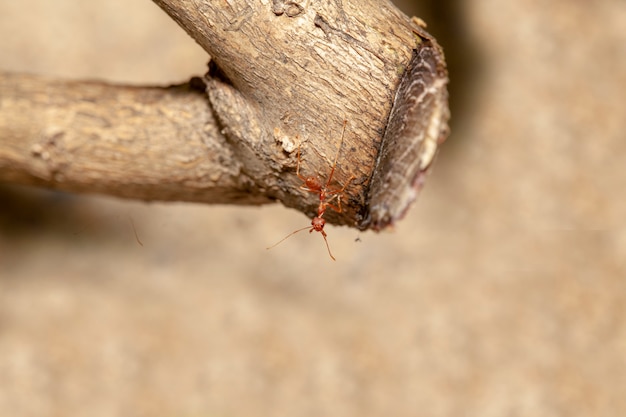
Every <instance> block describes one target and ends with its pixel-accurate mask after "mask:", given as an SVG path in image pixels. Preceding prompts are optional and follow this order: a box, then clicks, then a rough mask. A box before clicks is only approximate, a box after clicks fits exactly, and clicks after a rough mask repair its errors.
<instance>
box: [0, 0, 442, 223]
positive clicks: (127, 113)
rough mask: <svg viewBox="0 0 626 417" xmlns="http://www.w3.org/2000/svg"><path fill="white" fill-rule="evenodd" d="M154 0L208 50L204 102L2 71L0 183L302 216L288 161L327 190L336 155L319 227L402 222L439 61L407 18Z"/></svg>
mask: <svg viewBox="0 0 626 417" xmlns="http://www.w3.org/2000/svg"><path fill="white" fill-rule="evenodd" d="M154 2H155V3H156V4H158V5H159V6H160V7H161V8H162V9H163V10H165V11H166V12H167V13H168V14H169V15H170V16H171V17H172V18H173V19H175V20H176V21H177V22H178V23H179V25H180V26H181V27H183V28H184V29H185V30H186V31H187V32H188V33H189V34H190V35H191V36H192V37H193V38H194V39H195V40H196V41H197V42H198V43H199V44H200V45H201V46H202V47H203V48H204V49H205V50H206V51H207V52H208V53H209V55H210V57H211V63H210V66H209V67H210V71H209V73H208V74H207V75H206V76H205V79H204V83H205V94H206V95H202V94H201V93H199V92H197V91H195V90H194V89H193V88H191V87H190V85H183V86H176V87H169V88H150V87H126V86H112V85H106V84H103V83H87V82H58V81H57V82H54V81H50V80H44V79H40V78H36V77H29V76H23V75H0V100H1V102H0V106H1V110H0V138H2V143H1V144H0V180H2V181H12V182H16V183H28V184H36V185H43V186H47V187H53V188H59V189H64V190H68V191H77V192H83V191H84V192H101V193H106V194H111V195H116V196H121V197H129V198H141V199H145V200H184V201H202V202H207V203H242V204H262V203H267V202H271V201H273V200H280V201H281V202H282V203H283V204H285V205H286V206H288V207H295V208H297V209H298V210H301V211H303V212H305V213H306V214H307V215H309V216H311V217H313V216H315V215H316V214H317V209H318V205H319V201H320V197H319V196H318V195H315V193H307V192H305V191H303V189H302V188H301V185H302V180H301V179H300V178H298V176H297V175H296V167H297V165H298V162H299V161H300V171H301V173H302V174H303V175H305V176H317V177H319V179H320V180H321V181H322V182H323V183H325V182H326V181H327V179H328V176H329V175H330V173H331V172H332V169H333V166H334V161H335V157H336V156H337V155H338V159H337V160H338V162H337V164H336V167H335V170H334V175H333V181H332V184H334V185H329V187H333V186H334V187H335V188H342V187H343V186H344V185H347V187H346V189H345V191H344V193H343V195H342V197H343V198H342V199H341V202H342V207H343V210H342V212H341V213H337V212H335V211H333V210H328V211H327V212H326V214H325V216H324V217H325V218H326V220H328V221H329V222H331V223H335V224H346V225H350V226H355V227H359V228H361V229H367V228H373V229H375V230H379V229H382V228H384V227H386V226H388V225H390V224H393V223H394V222H395V221H397V220H398V219H399V218H401V217H402V216H403V214H404V212H405V211H406V209H407V208H408V206H409V204H410V203H411V201H412V200H413V199H414V198H415V196H416V194H417V192H418V191H419V189H420V188H421V186H422V184H423V180H424V178H425V175H426V172H427V171H428V168H429V167H430V165H431V163H432V161H433V158H434V156H435V154H436V152H437V148H438V144H439V143H441V141H442V140H443V139H445V137H446V135H447V119H448V108H447V92H446V84H447V73H446V70H445V63H444V60H443V54H442V52H441V49H440V47H439V46H438V45H437V43H436V41H435V40H434V39H433V38H432V37H431V36H430V35H429V34H428V33H426V32H425V31H424V29H423V25H422V24H421V21H420V20H419V19H415V18H414V19H409V18H407V17H406V16H405V15H403V14H402V13H401V12H399V11H398V10H397V9H396V8H395V7H394V6H393V5H392V4H391V3H389V2H387V1H385V0H379V1H376V0H342V1H339V0H336V1H330V2H320V1H315V0H302V1H291V0H273V1H272V2H271V3H270V2H268V1H262V2H254V3H253V2H250V1H244V0H231V1H228V2H215V1H207V0H193V1H188V0H187V1H183V0H154ZM344 120H345V121H347V124H346V130H345V135H344V137H343V140H342V138H341V133H342V126H343V124H344ZM298 151H299V152H298ZM298 155H301V157H300V158H298Z"/></svg>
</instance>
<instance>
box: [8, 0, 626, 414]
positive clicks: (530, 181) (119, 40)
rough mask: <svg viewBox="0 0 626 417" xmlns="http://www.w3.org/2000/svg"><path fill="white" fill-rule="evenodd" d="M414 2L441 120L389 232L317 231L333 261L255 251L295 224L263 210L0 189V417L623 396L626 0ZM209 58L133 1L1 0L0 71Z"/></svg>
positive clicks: (604, 401)
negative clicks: (443, 64)
mask: <svg viewBox="0 0 626 417" xmlns="http://www.w3.org/2000/svg"><path fill="white" fill-rule="evenodd" d="M432 3H449V4H447V5H442V4H437V5H433V6H432V7H433V8H434V9H432V10H430V9H429V8H426V10H425V11H424V14H423V16H425V17H426V20H427V22H428V23H429V25H430V29H431V30H432V32H433V33H435V34H436V35H438V36H439V39H440V41H441V43H442V44H443V46H444V48H445V49H446V52H447V54H448V57H449V62H450V66H451V68H450V69H451V77H452V84H451V95H452V106H453V108H452V112H453V118H454V123H453V125H452V129H453V134H452V136H451V137H450V139H449V141H448V142H447V143H446V145H445V146H444V148H443V151H442V152H441V154H440V156H439V160H438V163H437V165H436V167H435V170H434V172H433V174H432V176H431V178H430V179H429V182H428V184H427V186H426V189H425V191H424V193H423V194H422V196H421V198H420V200H419V202H418V204H417V205H416V206H415V207H414V208H413V209H412V210H411V211H410V213H409V215H408V217H407V218H406V219H405V220H404V221H403V222H402V223H400V224H399V225H398V227H397V228H396V230H395V231H394V232H392V233H384V234H381V235H374V234H371V233H365V234H359V233H358V232H356V231H353V230H349V229H345V228H328V229H329V230H328V231H329V240H330V244H331V245H332V248H333V250H334V252H335V255H336V256H337V258H338V261H337V262H334V263H333V262H332V261H330V260H329V259H328V256H327V254H326V249H325V247H324V243H323V241H322V239H321V238H320V237H319V236H309V235H306V234H303V235H299V236H297V237H294V238H292V239H291V240H290V241H288V242H285V243H283V244H282V245H281V246H279V247H277V248H275V249H273V250H272V251H269V252H268V251H266V250H265V249H264V248H265V247H266V246H267V245H269V244H271V243H274V242H275V241H277V240H278V239H280V238H281V237H282V236H284V235H285V234H286V233H288V232H289V231H291V230H293V229H295V228H298V227H302V226H305V225H306V224H307V222H308V220H307V219H306V218H305V217H304V216H303V215H301V214H299V213H296V212H293V211H290V210H287V209H285V208H283V207H280V206H275V207H264V208H241V207H210V206H201V205H191V204H168V205H164V204H142V203H137V202H128V201H118V200H113V199H108V198H104V197H82V196H68V195H60V194H54V193H40V192H35V191H33V190H15V189H8V188H4V187H3V188H1V189H0V415H11V416H14V417H20V416H86V415H88V416H95V417H97V416H250V415H253V416H290V417H298V416H392V415H393V416H480V417H489V416H533V417H536V416H568V417H569V416H606V417H613V416H618V415H624V414H626V395H625V393H626V307H625V306H626V220H625V216H626V134H625V131H626V106H625V104H624V102H625V92H626V31H625V30H624V28H625V27H626V3H625V2H624V1H622V0H600V1H596V2H584V1H571V0H555V1H552V2H547V3H546V2H540V1H532V0H524V1H518V2H504V3H503V2H498V1H494V0H491V1H489V0H482V1H479V0H472V1H467V2H460V1H455V2H452V1H450V2H432ZM459 4H460V5H459ZM205 60H206V59H205V57H204V55H203V53H202V51H201V50H200V48H199V47H197V46H196V45H195V44H194V43H193V41H192V40H191V39H188V38H187V36H186V35H185V33H184V32H183V31H182V30H180V29H178V28H177V27H176V26H175V25H174V23H172V22H169V21H168V19H167V17H166V16H165V14H163V13H162V12H160V10H159V9H158V8H157V7H156V6H154V5H153V4H151V3H150V2H149V1H142V2H139V1H137V2H132V3H131V2H124V1H122V0H116V1H105V2H79V1H69V0H68V1H55V2H49V1H44V0H39V1H35V0H22V1H20V2H11V1H2V2H0V68H2V69H4V70H15V71H28V72H35V73H43V74H50V75H57V76H63V77H66V78H104V79H109V80H114V81H127V82H133V83H169V82H176V81H180V80H184V79H186V78H187V77H188V75H189V74H200V73H202V71H203V69H204V66H205ZM0 139H1V138H0ZM129 218H132V219H133V221H134V224H135V226H136V229H137V232H138V234H139V236H140V238H141V241H142V242H143V246H140V245H139V244H138V243H137V242H136V240H135V237H134V235H133V229H132V227H131V226H130V221H129ZM357 237H360V241H359V242H355V239H356V238H357Z"/></svg>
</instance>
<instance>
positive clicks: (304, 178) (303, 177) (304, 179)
mask: <svg viewBox="0 0 626 417" xmlns="http://www.w3.org/2000/svg"><path fill="white" fill-rule="evenodd" d="M300 146H301V145H298V164H297V165H296V175H297V176H298V178H300V179H301V180H302V181H305V182H306V177H305V176H304V175H302V174H300Z"/></svg>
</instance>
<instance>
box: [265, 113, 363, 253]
mask: <svg viewBox="0 0 626 417" xmlns="http://www.w3.org/2000/svg"><path fill="white" fill-rule="evenodd" d="M347 123H348V121H347V120H344V121H343V129H342V131H341V141H340V142H339V149H337V154H336V155H335V162H334V163H333V167H332V169H331V170H330V175H329V176H328V180H326V184H322V182H321V180H320V178H319V177H318V176H313V175H311V176H308V177H305V176H304V175H302V174H300V163H301V159H300V147H299V146H298V165H297V167H296V175H297V176H298V178H300V179H301V180H302V181H303V182H304V183H303V184H302V185H301V186H300V188H301V189H303V190H304V191H308V192H310V193H317V194H319V196H320V204H319V206H317V216H315V217H313V219H312V220H311V226H307V227H303V228H301V229H298V230H295V231H293V232H291V233H289V234H288V235H287V236H285V237H284V238H282V239H281V240H279V241H278V242H276V243H275V244H273V245H272V246H270V247H269V248H267V249H272V248H273V247H274V246H276V245H278V244H279V243H282V242H283V241H285V240H286V239H287V238H289V237H291V236H293V235H295V234H296V233H298V232H301V231H303V230H307V229H308V230H309V233H311V232H313V231H314V230H315V231H316V232H320V233H321V234H322V237H323V238H324V242H326V249H328V254H329V255H330V258H331V259H332V260H333V261H334V260H336V259H335V257H334V256H333V254H332V253H331V251H330V246H329V245H328V240H327V239H326V232H325V231H324V226H325V225H326V220H325V219H324V218H323V216H324V213H326V209H328V208H331V209H333V210H335V211H336V212H337V213H341V211H342V209H341V196H342V195H343V192H344V190H345V189H346V187H347V186H348V184H350V182H351V181H352V180H353V179H354V178H355V177H354V175H352V176H351V177H350V179H349V180H348V181H347V182H346V184H345V185H344V186H343V187H342V188H334V187H330V182H331V181H332V179H333V175H334V174H335V167H336V166H337V159H338V158H339V152H340V151H341V146H342V145H343V136H344V134H345V133H346V124H347ZM333 200H336V201H337V203H336V204H333Z"/></svg>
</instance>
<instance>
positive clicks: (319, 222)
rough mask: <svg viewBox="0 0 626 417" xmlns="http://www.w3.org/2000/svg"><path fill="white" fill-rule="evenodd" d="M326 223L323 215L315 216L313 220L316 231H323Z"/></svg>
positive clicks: (312, 224)
mask: <svg viewBox="0 0 626 417" xmlns="http://www.w3.org/2000/svg"><path fill="white" fill-rule="evenodd" d="M325 224H326V220H324V219H322V218H321V217H313V220H311V226H313V230H315V231H316V232H321V231H322V230H324V225H325Z"/></svg>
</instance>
